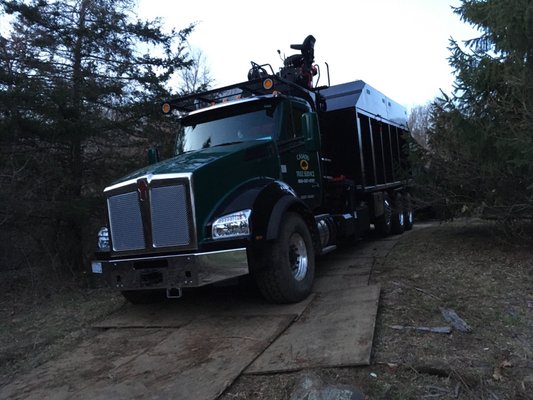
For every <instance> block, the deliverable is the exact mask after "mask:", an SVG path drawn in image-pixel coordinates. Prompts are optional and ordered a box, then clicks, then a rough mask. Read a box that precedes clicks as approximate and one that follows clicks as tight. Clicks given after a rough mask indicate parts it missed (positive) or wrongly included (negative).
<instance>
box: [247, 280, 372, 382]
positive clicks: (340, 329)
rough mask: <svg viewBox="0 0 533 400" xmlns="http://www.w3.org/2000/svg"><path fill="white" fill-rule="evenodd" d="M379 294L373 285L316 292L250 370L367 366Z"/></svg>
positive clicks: (253, 371) (248, 369)
mask: <svg viewBox="0 0 533 400" xmlns="http://www.w3.org/2000/svg"><path fill="white" fill-rule="evenodd" d="M379 293H380V287H379V286H378V285H371V286H362V287H358V288H353V289H348V290H339V291H330V292H328V293H324V294H321V295H319V296H317V297H316V298H315V300H314V302H313V303H312V304H311V305H310V306H309V308H308V309H307V310H306V312H305V313H304V314H303V315H302V316H301V317H300V319H298V320H297V321H296V322H295V323H294V324H292V325H291V326H290V327H289V329H287V331H285V332H284V333H283V334H282V335H281V336H280V337H279V338H278V339H276V341H275V342H274V343H273V344H272V345H271V346H270V347H269V348H268V349H267V350H266V351H265V352H264V353H263V354H261V356H259V357H258V358H257V359H256V360H255V361H254V363H253V364H252V365H251V366H250V367H248V368H247V369H246V371H245V373H248V374H259V373H273V372H283V371H294V370H299V369H303V368H317V367H343V366H354V365H368V364H369V363H370V354H371V350H372V341H373V336H374V327H375V319H376V314H377V309H378V302H379Z"/></svg>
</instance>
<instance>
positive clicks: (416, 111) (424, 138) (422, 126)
mask: <svg viewBox="0 0 533 400" xmlns="http://www.w3.org/2000/svg"><path fill="white" fill-rule="evenodd" d="M431 105H432V103H431V102H429V103H426V104H424V105H418V106H415V107H413V108H412V110H411V113H410V114H409V120H408V124H409V129H410V131H411V135H412V136H413V138H414V139H415V140H416V141H417V142H418V144H419V145H420V146H422V147H424V148H425V149H427V148H428V147H429V140H428V130H429V128H430V127H431Z"/></svg>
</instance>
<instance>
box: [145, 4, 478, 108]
mask: <svg viewBox="0 0 533 400" xmlns="http://www.w3.org/2000/svg"><path fill="white" fill-rule="evenodd" d="M458 5H460V0H372V1H368V0H321V1H315V0H307V1H290V0H283V1H281V0H270V1H262V2H253V1H249V0H248V1H243V0H226V1H220V0H219V1H217V0H194V1H186V2H185V1H176V0H139V8H138V15H139V17H140V18H142V19H145V18H146V19H153V18H156V17H160V18H162V19H163V22H164V24H165V27H166V28H168V29H170V28H176V29H182V28H184V27H186V26H188V25H189V24H190V23H193V22H195V23H196V24H197V25H196V28H195V30H194V32H193V33H192V34H191V35H190V36H189V44H190V45H191V46H192V47H193V48H195V49H198V50H200V51H201V52H202V53H203V55H204V57H205V63H206V65H207V67H208V69H209V73H210V76H211V77H212V78H213V79H214V85H213V86H214V87H221V86H226V85H230V84H233V83H237V82H240V81H243V80H246V77H247V73H248V70H249V68H250V62H251V61H254V62H256V63H258V64H265V63H269V64H271V65H272V67H273V68H274V71H275V72H277V71H278V70H279V67H281V66H282V61H281V59H280V56H279V54H278V52H277V51H278V50H280V51H281V55H286V56H289V55H291V54H295V53H297V51H295V50H291V49H290V45H291V44H299V43H302V42H303V40H304V39H305V37H307V35H310V34H312V35H313V36H314V37H315V38H316V43H315V63H316V64H318V65H319V66H320V69H321V71H322V77H321V80H320V82H319V84H320V85H324V84H327V74H326V65H325V63H328V64H329V73H330V82H331V84H332V85H335V84H340V83H345V82H350V81H354V80H358V79H362V80H363V81H365V82H366V83H368V84H369V85H371V86H373V87H374V88H375V89H377V90H379V91H381V92H382V93H384V94H385V95H387V96H388V97H390V98H392V99H393V100H395V101H397V102H398V103H400V104H402V105H403V106H405V107H407V108H408V109H410V108H412V107H413V106H416V105H423V104H426V103H427V102H429V101H431V100H432V99H434V98H435V97H436V96H438V95H439V94H440V90H443V91H444V92H446V93H450V92H451V90H452V84H453V81H454V76H453V71H452V69H451V67H450V66H449V64H448V60H447V58H448V56H449V50H448V46H449V39H450V38H454V39H455V40H457V41H459V42H460V41H464V40H467V39H471V38H473V37H476V36H479V33H478V32H477V31H476V30H475V29H474V28H473V27H471V26H470V25H467V24H465V23H464V22H462V21H461V20H460V17H459V16H458V15H456V14H454V13H453V11H452V9H451V7H452V6H454V7H457V6H458Z"/></svg>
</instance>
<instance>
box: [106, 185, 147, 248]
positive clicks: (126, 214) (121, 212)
mask: <svg viewBox="0 0 533 400" xmlns="http://www.w3.org/2000/svg"><path fill="white" fill-rule="evenodd" d="M107 207H108V211H109V223H110V225H111V226H110V228H111V242H112V244H113V250H114V251H131V250H141V249H144V247H145V240H144V232H143V222H142V216H141V208H140V206H139V200H138V196H137V192H129V193H123V194H118V195H115V196H111V197H109V198H108V200H107Z"/></svg>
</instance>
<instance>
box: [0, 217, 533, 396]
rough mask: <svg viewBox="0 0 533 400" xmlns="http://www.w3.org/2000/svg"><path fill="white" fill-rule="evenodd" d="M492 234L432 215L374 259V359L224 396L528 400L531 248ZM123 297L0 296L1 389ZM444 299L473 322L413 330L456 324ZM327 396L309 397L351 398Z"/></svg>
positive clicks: (258, 382) (245, 380) (235, 388)
mask: <svg viewBox="0 0 533 400" xmlns="http://www.w3.org/2000/svg"><path fill="white" fill-rule="evenodd" d="M495 231H496V230H495V228H494V225H493V224H492V223H487V222H480V221H468V220H466V221H465V220H463V221H458V222H453V223H446V224H434V225H432V226H430V227H427V228H423V229H415V230H414V231H412V232H409V233H408V234H405V235H403V236H402V238H401V239H400V241H399V242H398V243H397V244H396V246H395V247H394V248H393V250H392V251H391V252H390V253H389V255H388V256H387V257H386V258H385V259H383V260H382V261H379V260H378V261H376V263H375V265H374V267H373V270H372V275H371V283H379V284H380V285H381V288H382V290H381V299H380V308H379V312H378V319H377V321H376V332H375V336H374V346H373V355H372V360H371V365H370V366H368V367H357V368H330V369H314V370H308V371H299V372H294V373H285V374H272V375H243V376H241V377H239V378H238V379H237V380H236V381H235V382H234V383H233V385H232V386H231V387H230V388H229V389H228V390H226V392H225V393H224V394H223V395H222V396H221V397H220V400H230V399H268V400H271V399H290V400H296V399H303V398H304V397H301V395H300V394H301V393H302V390H301V388H302V387H303V386H305V385H306V382H309V379H311V380H312V381H313V382H314V383H315V384H316V385H320V386H321V387H323V388H326V389H327V388H345V387H350V388H358V389H359V390H360V391H361V392H363V393H364V395H365V398H367V399H456V398H458V399H533V246H531V245H530V244H528V243H524V244H516V243H512V242H511V241H510V240H507V239H502V238H501V237H499V236H497V235H495ZM0 278H1V277H0ZM123 306H124V301H123V300H122V298H121V297H120V296H119V295H117V294H116V293H113V292H111V291H109V290H106V289H93V290H63V291H61V292H58V293H53V294H50V295H49V296H48V297H43V298H34V297H32V296H31V295H29V294H25V295H24V296H20V295H19V296H15V295H13V293H2V294H0V320H1V321H2V323H1V324H0V349H1V353H0V393H1V390H2V389H1V388H2V386H3V385H5V384H7V383H8V382H11V381H12V380H13V379H14V377H15V376H16V375H18V374H21V373H23V372H25V371H28V370H30V369H32V368H34V367H35V366H37V365H40V364H42V363H43V362H45V361H47V360H50V359H52V358H54V357H55V356H57V355H58V354H60V353H61V352H64V351H68V350H69V349H71V348H73V347H74V346H76V344H77V343H79V342H80V341H81V340H83V339H85V338H87V337H89V336H91V335H95V334H96V333H97V331H96V330H94V329H92V328H91V325H92V324H93V323H94V322H95V321H98V320H99V319H101V318H103V317H104V316H106V315H109V314H110V313H111V312H113V311H115V310H117V309H118V308H120V307H123ZM443 308H447V309H453V310H454V311H455V312H456V313H457V314H458V315H459V316H460V317H461V318H462V319H463V320H464V321H466V322H467V323H468V325H469V326H470V327H471V330H472V331H471V332H469V333H462V332H459V331H457V330H456V329H454V330H452V332H451V333H448V334H443V333H431V332H421V331H418V330H415V329H409V328H408V327H418V328H419V327H446V326H449V325H450V324H449V323H448V322H447V321H446V320H445V319H444V318H443V316H442V313H441V310H442V309H443ZM398 325H399V326H402V327H404V328H403V329H395V328H393V326H398ZM396 328H397V327H396ZM321 393H322V395H321V396H322V397H317V396H315V397H313V398H316V399H317V400H319V399H324V400H325V399H326V398H327V399H333V398H335V399H341V398H345V397H342V396H341V395H340V394H339V393H341V392H336V393H337V397H331V396H333V395H332V393H333V392H331V391H330V392H329V394H330V397H326V396H327V393H328V392H327V391H323V392H321ZM0 397H1V396H0ZM308 398H309V399H310V398H311V397H308ZM355 398H356V397H352V399H355Z"/></svg>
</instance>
